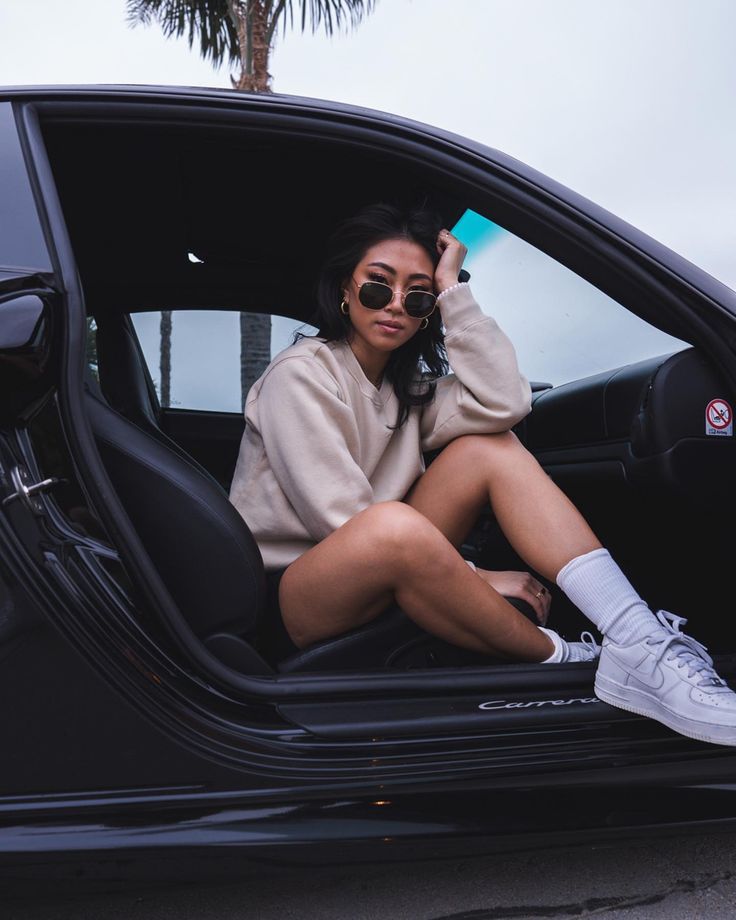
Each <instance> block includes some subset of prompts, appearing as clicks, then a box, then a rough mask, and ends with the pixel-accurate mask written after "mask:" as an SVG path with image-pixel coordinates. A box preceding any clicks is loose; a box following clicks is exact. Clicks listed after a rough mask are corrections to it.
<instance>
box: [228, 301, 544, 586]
mask: <svg viewBox="0 0 736 920" xmlns="http://www.w3.org/2000/svg"><path fill="white" fill-rule="evenodd" d="M440 308H441V310H442V319H443V323H444V325H445V344H446V347H447V355H448V358H449V361H450V365H451V367H452V368H453V373H452V374H448V375H447V376H445V377H442V378H440V379H439V380H438V381H437V388H436V392H435V396H434V399H433V400H432V402H431V403H430V404H429V405H427V406H424V407H413V408H412V409H411V410H410V412H409V417H408V419H407V421H406V422H405V423H404V424H403V425H402V426H401V428H398V429H397V428H394V427H393V426H395V425H396V421H397V418H398V410H399V402H398V399H397V397H396V394H395V393H394V391H393V387H392V384H391V382H390V381H389V380H387V379H386V378H384V380H383V382H382V384H381V386H380V387H378V388H376V387H375V386H374V385H373V384H372V383H371V382H370V381H369V380H368V378H367V377H366V376H365V374H364V373H363V370H362V368H361V366H360V364H359V363H358V360H357V359H356V357H355V355H354V354H353V352H352V350H351V349H350V346H349V344H347V343H346V342H325V341H324V340H323V339H320V338H318V337H306V338H302V339H300V340H299V341H298V342H297V343H296V344H294V345H292V346H291V347H289V348H287V349H286V350H285V351H282V352H281V353H280V354H279V355H277V356H276V357H275V358H274V359H273V361H272V362H271V364H269V366H268V367H267V368H266V370H265V372H264V373H263V375H262V376H261V377H260V378H259V379H258V380H257V381H256V382H255V383H254V384H253V386H252V387H251V389H250V392H249V394H248V399H247V401H246V408H245V420H246V426H245V433H244V434H243V440H242V442H241V446H240V453H239V456H238V462H237V465H236V468H235V475H234V478H233V483H232V487H231V490H230V501H231V502H232V503H233V505H235V507H236V508H237V509H238V511H239V512H240V513H241V515H242V516H243V518H244V520H245V522H246V523H247V524H248V526H249V527H250V529H251V531H252V532H253V535H254V537H255V539H256V542H257V543H258V546H259V547H260V550H261V553H262V555H263V561H264V564H265V567H266V569H267V570H274V569H280V568H285V567H286V566H288V565H289V564H290V563H291V562H293V561H294V560H295V559H297V558H298V557H299V556H300V555H301V554H302V553H304V552H306V550H308V549H310V547H312V546H314V545H315V544H316V543H319V542H320V541H321V540H323V539H324V538H325V537H327V536H328V535H329V534H331V533H332V532H333V531H334V530H336V529H337V528H338V527H340V526H341V525H342V524H344V523H345V522H346V521H348V520H349V519H350V518H352V517H353V516H354V515H356V514H357V513H358V512H359V511H362V510H363V509H364V508H367V507H368V506H369V505H371V504H374V503H376V502H383V501H392V500H401V499H403V498H404V496H405V495H406V493H407V492H408V491H409V489H410V488H411V486H412V484H413V483H414V481H415V480H416V478H417V477H418V476H420V475H421V473H423V472H424V469H425V466H424V460H423V457H422V452H423V451H427V450H432V449H435V448H440V447H444V446H445V445H446V444H448V443H449V442H450V441H452V440H454V439H455V438H457V437H459V436H460V435H465V434H487V433H493V432H499V431H506V430H508V429H509V428H511V427H512V426H513V425H515V424H516V423H517V422H518V421H520V420H521V419H522V418H523V417H524V416H525V415H526V414H527V413H528V412H529V409H530V407H531V390H530V387H529V383H528V382H527V380H526V378H525V377H523V376H522V375H521V374H520V373H519V368H518V365H517V362H516V354H515V352H514V348H513V346H512V344H511V342H510V341H509V339H508V338H507V337H506V335H505V334H504V333H503V332H502V331H501V329H500V328H499V327H498V325H497V323H496V322H495V320H494V319H492V318H491V317H490V316H487V315H486V314H484V313H483V311H482V310H481V309H480V307H479V306H478V304H477V303H476V302H475V300H474V299H473V296H472V294H471V292H470V288H469V286H468V285H467V284H464V285H460V286H458V287H457V288H454V289H453V290H451V291H448V293H447V294H445V295H444V296H443V297H442V299H441V301H440Z"/></svg>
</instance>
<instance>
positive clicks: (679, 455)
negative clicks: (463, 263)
mask: <svg viewBox="0 0 736 920" xmlns="http://www.w3.org/2000/svg"><path fill="white" fill-rule="evenodd" d="M43 133H44V140H45V143H46V145H47V150H48V155H49V159H50V163H51V167H52V170H53V173H54V177H55V181H56V183H57V188H58V192H59V196H60V199H61V205H62V209H63V212H64V216H65V220H66V224H67V228H68V231H69V234H70V238H71V241H72V246H73V249H74V255H75V258H76V261H77V265H78V268H79V273H80V277H81V282H82V287H83V291H84V296H85V302H86V306H87V310H88V314H89V316H90V317H91V318H93V320H94V323H95V328H96V373H94V374H93V373H90V372H88V374H87V380H86V403H87V405H86V408H87V413H88V417H89V420H90V423H91V426H92V429H93V432H94V435H95V439H96V442H97V445H98V448H99V451H100V455H101V458H102V461H103V463H104V466H105V468H106V470H107V473H108V475H109V477H110V480H111V482H112V484H113V486H114V488H115V490H116V491H117V493H118V495H119V496H120V498H121V499H122V501H123V504H124V507H125V509H126V512H127V514H128V515H129V517H130V519H131V521H132V523H133V525H134V527H135V528H136V530H137V532H138V533H139V535H140V537H141V539H142V541H143V544H144V546H145V548H146V551H147V552H148V554H149V556H150V558H151V559H152V561H153V562H154V564H155V566H156V567H157V569H158V571H159V573H160V575H161V578H162V579H163V581H164V583H165V584H166V586H167V588H168V590H169V592H170V593H171V595H172V597H173V598H174V600H175V601H176V603H177V605H178V606H179V609H180V610H181V612H182V614H183V615H184V617H185V619H186V621H187V623H188V624H189V626H190V627H191V629H192V630H193V631H194V632H195V633H196V635H197V636H198V637H199V639H200V640H201V641H202V642H203V643H204V644H205V646H206V647H207V648H208V649H209V650H210V651H211V652H212V653H213V654H214V655H216V656H217V658H219V659H220V660H221V661H222V662H224V663H225V664H226V665H228V666H229V667H231V668H233V669H234V670H236V671H238V672H241V673H243V674H252V675H262V676H272V675H278V674H293V673H300V672H310V673H311V672H320V671H325V672H339V671H351V670H371V669H387V668H389V669H399V670H408V669H426V668H441V667H445V668H456V667H465V666H470V665H474V666H477V665H478V664H487V665H489V666H492V665H493V664H494V663H495V662H493V661H492V660H487V659H485V660H483V659H481V657H480V656H478V655H476V654H472V653H469V652H466V651H464V650H462V649H457V648H454V647H452V646H449V645H448V644H447V643H444V642H442V641H440V640H438V639H435V638H434V637H432V636H429V635H428V634H426V633H424V632H423V631H422V630H421V629H419V628H418V627H417V626H415V625H414V624H413V623H412V622H411V621H410V620H409V619H408V618H407V617H406V616H405V615H404V614H403V613H402V612H401V610H399V609H398V608H391V609H389V610H387V611H386V612H385V613H384V614H382V615H381V616H380V617H379V618H378V619H377V620H376V621H374V622H373V623H370V624H368V625H367V626H365V627H362V628H360V629H357V630H353V631H352V632H350V633H348V634H346V635H343V636H339V637H336V638H334V639H331V640H327V641H325V642H321V643H318V644H317V645H315V646H312V647H311V648H309V649H305V650H303V651H301V652H299V653H297V654H295V655H292V656H290V657H288V658H286V659H283V660H278V659H275V658H274V656H273V654H272V653H271V652H270V650H269V647H268V641H267V634H268V629H267V625H268V623H269V618H272V617H273V616H274V605H275V604H276V603H277V599H276V598H274V597H273V596H269V593H268V591H267V589H266V581H265V577H264V570H263V565H262V562H261V559H260V554H259V552H258V548H257V546H256V544H255V541H254V540H253V537H252V535H251V533H250V531H249V530H248V527H247V523H246V522H245V521H243V519H242V518H241V517H240V515H239V514H238V512H237V511H236V510H235V509H234V507H233V506H232V505H231V504H230V503H229V501H228V497H227V490H228V487H229V482H230V478H231V477H232V473H233V470H234V466H235V461H236V457H237V452H238V448H239V444H240V439H241V436H242V432H243V425H244V422H243V418H242V415H241V414H240V413H227V412H220V411H211V412H208V411H204V410H189V409H177V408H171V407H162V406H161V403H160V400H159V396H158V394H157V391H156V388H155V386H154V383H153V380H152V377H151V373H150V370H149V368H148V367H147V365H146V362H145V360H144V356H143V352H142V348H141V343H140V341H139V339H138V336H137V335H136V331H135V327H134V324H133V321H132V319H131V315H132V314H136V313H140V312H145V311H152V312H155V311H161V310H169V309H177V310H186V309H198V310H218V309H219V310H222V309H229V310H242V311H249V312H252V313H259V312H260V313H267V314H277V315H284V316H289V317H292V318H293V319H295V320H299V321H302V322H308V321H309V319H310V317H311V315H312V309H313V303H312V290H313V285H314V281H315V280H316V273H317V270H318V268H319V265H320V261H321V252H322V248H323V245H324V241H325V239H326V237H327V235H328V233H329V232H330V230H331V228H333V227H334V226H335V225H336V224H337V223H338V222H339V220H340V219H341V218H343V217H345V216H347V215H349V214H351V213H354V212H355V211H356V210H357V209H358V208H359V207H360V206H361V205H363V204H367V203H370V202H373V201H379V200H392V201H400V202H407V203H409V202H414V201H417V200H426V201H428V202H429V203H431V204H432V205H433V206H434V207H435V208H437V210H439V211H440V212H441V213H442V214H443V215H444V217H445V220H446V222H447V224H448V225H449V226H452V224H453V223H454V222H455V221H456V220H457V219H458V218H459V217H460V216H461V214H462V213H463V212H464V211H465V209H466V208H468V207H476V206H477V205H476V199H475V198H473V197H472V190H471V189H469V188H468V187H467V186H466V185H465V184H464V183H462V182H460V181H458V180H457V179H456V178H454V177H453V176H452V174H451V173H449V172H445V173H442V172H439V171H438V170H437V169H435V168H432V169H430V168H429V167H427V168H426V169H424V170H423V169H422V168H421V166H418V165H417V163H416V162H404V161H402V160H401V158H398V157H391V156H390V155H389V154H387V153H381V152H380V151H376V150H374V149H371V148H368V147H365V148H362V147H360V146H359V145H354V146H352V147H350V148H349V149H348V148H347V147H346V143H345V142H340V141H337V140H331V141H330V142H329V143H328V142H326V141H323V140H320V139H310V138H306V137H305V138H302V139H295V138H294V137H282V136H280V135H279V134H277V133H274V134H271V135H270V134H268V133H265V132H264V133H262V134H254V133H253V132H251V133H249V134H245V133H244V132H242V131H240V132H238V131H230V132H228V131H225V130H224V129H223V130H222V133H221V135H219V136H215V132H213V131H212V130H208V131H195V130H194V129H191V128H189V129H186V130H185V129H184V128H182V127H178V126H176V125H155V126H152V125H149V124H145V123H143V124H140V125H137V126H134V127H131V125H129V124H116V123H115V122H113V121H110V123H96V124H94V125H89V124H86V123H84V122H80V123H77V122H75V121H74V119H62V118H60V119H57V120H53V119H50V120H48V121H47V122H45V123H44V124H43ZM72 137H73V143H70V142H69V140H70V138H72ZM475 194H476V196H477V197H478V198H479V200H480V197H482V196H481V193H480V192H476V193H475ZM480 205H482V206H483V207H485V208H486V210H487V204H486V202H485V201H481V202H480ZM493 218H494V220H498V221H499V223H505V224H508V223H509V222H510V219H509V216H508V213H507V211H506V210H505V209H504V208H503V207H501V206H499V208H498V210H497V211H495V212H493ZM514 232H516V233H520V234H522V235H523V233H524V219H523V215H517V217H516V224H515V226H514ZM550 248H552V247H550ZM190 252H193V253H196V254H197V257H198V262H197V263H193V262H192V261H190V260H189V258H188V257H187V254H188V253H190ZM571 261H572V262H574V259H573V258H571ZM624 306H626V304H624ZM652 309H654V307H652ZM534 390H535V392H534V404H533V411H532V413H531V415H529V416H528V417H527V418H526V419H525V420H524V421H522V422H521V423H520V424H519V425H518V426H517V427H516V429H515V431H516V433H517V435H518V436H519V438H520V439H521V440H522V442H523V443H524V444H525V445H526V446H527V448H528V449H529V450H530V451H532V452H533V453H534V455H535V456H536V457H537V459H538V460H539V462H540V463H541V464H542V466H543V467H544V468H545V470H546V471H547V473H548V474H549V475H550V476H551V477H552V478H553V479H554V480H555V481H556V482H557V483H558V484H559V485H560V486H561V487H562V488H563V489H564V491H565V492H566V493H567V494H568V495H569V496H570V498H571V499H572V500H573V501H574V502H575V503H576V504H577V506H578V507H579V508H580V510H581V511H582V512H583V514H584V515H585V516H586V517H587V519H588V520H589V522H590V523H591V526H592V527H593V529H594V530H595V531H596V533H597V534H598V536H599V538H600V539H601V541H602V542H603V544H604V545H605V546H607V547H608V548H609V549H610V550H611V552H612V554H613V555H614V558H616V559H617V561H618V562H619V564H620V565H621V566H622V568H623V569H624V571H625V572H626V573H627V574H628V575H629V577H630V578H631V580H632V582H633V583H634V585H635V586H636V588H637V589H638V591H639V592H640V594H641V595H642V596H643V597H644V598H645V599H646V600H647V601H648V602H649V604H650V605H651V606H652V607H653V609H655V610H657V609H660V608H661V609H666V610H672V611H674V612H676V613H678V615H681V616H684V617H687V618H688V620H689V628H691V629H692V631H693V633H694V634H695V635H696V636H697V638H698V639H699V641H701V642H703V643H704V644H706V645H707V646H708V647H709V649H710V650H711V652H713V653H716V654H727V653H731V652H732V651H733V649H734V648H736V624H735V623H734V617H733V616H732V614H731V602H730V591H729V586H728V578H727V573H728V572H729V571H730V555H731V554H730V550H729V547H730V546H731V545H732V538H730V531H731V529H732V523H731V514H732V511H733V508H734V500H733V491H734V490H733V477H734V472H733V471H734V469H736V465H735V462H734V461H736V450H735V449H734V442H733V438H725V437H708V436H706V434H705V425H704V412H705V407H706V405H707V404H708V402H709V400H711V399H713V398H714V397H721V398H730V397H729V393H730V388H729V384H728V382H727V381H726V379H725V377H724V376H723V374H722V373H721V372H720V370H719V369H718V367H717V366H716V365H715V364H714V362H713V361H712V360H711V359H709V357H708V355H707V354H706V353H705V352H704V350H703V349H702V348H699V347H697V346H693V347H690V348H686V349H684V350H682V351H679V352H677V353H675V354H667V355H657V356H654V357H651V358H649V359H647V360H644V361H639V362H637V363H634V364H629V365H626V366H621V367H614V368H611V369H610V370H608V371H606V372H604V373H600V374H596V375H594V376H591V377H586V378H584V379H579V380H573V381H570V382H567V383H564V384H562V385H557V386H554V387H552V386H546V385H544V384H538V385H535V387H534ZM731 396H732V394H731ZM428 459H429V460H430V461H431V458H428ZM463 554H464V555H465V556H466V557H467V558H469V559H471V560H472V561H474V562H475V563H476V564H478V565H479V566H482V567H484V568H488V569H519V570H525V569H526V568H527V566H526V565H525V564H524V562H523V561H522V560H520V559H519V558H518V557H517V556H516V554H515V553H514V551H513V549H512V547H511V546H510V545H509V544H508V542H507V541H506V539H505V538H504V536H503V534H502V533H501V531H500V529H499V528H498V526H497V524H496V522H495V520H494V518H493V513H492V509H491V508H490V506H489V507H488V508H487V509H486V511H485V513H484V514H483V515H482V516H481V518H480V519H479V520H478V522H477V524H476V526H475V527H474V529H473V531H472V532H471V533H470V534H468V537H467V540H466V543H465V545H464V546H463ZM547 584H548V587H549V588H550V590H551V591H552V593H553V604H552V612H553V613H552V620H551V621H550V625H552V626H554V627H555V628H556V629H558V630H559V631H560V632H561V633H562V634H563V635H564V636H566V637H568V638H577V636H578V634H579V632H580V631H581V630H582V629H587V628H589V624H588V622H587V621H586V620H585V619H584V618H583V617H582V615H581V614H580V613H579V612H578V611H576V610H575V609H574V608H573V607H572V605H571V604H570V603H569V602H568V601H567V600H566V598H565V597H564V596H563V595H562V594H561V592H560V591H559V590H558V589H557V588H556V586H555V585H552V584H549V583H547Z"/></svg>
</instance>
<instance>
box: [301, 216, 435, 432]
mask: <svg viewBox="0 0 736 920" xmlns="http://www.w3.org/2000/svg"><path fill="white" fill-rule="evenodd" d="M441 227H442V223H441V221H440V218H439V215H437V214H435V213H434V212H433V211H430V210H428V209H427V208H424V207H419V208H413V209H411V210H406V211H403V210H401V209H399V208H397V207H394V206H393V205H389V204H374V205H369V206H368V207H365V208H363V209H362V210H360V211H359V212H358V213H357V214H356V215H355V216H354V217H351V218H349V219H348V220H345V221H343V223H341V224H340V225H339V226H338V227H337V229H336V230H335V232H334V233H333V234H332V236H331V237H330V240H329V242H328V244H327V256H326V258H325V261H324V263H323V265H322V271H321V273H320V277H319V281H318V283H317V310H316V313H315V316H314V319H313V320H312V323H313V325H315V326H317V328H318V330H319V331H318V335H319V336H320V337H321V338H324V339H325V340H326V341H328V342H340V341H347V340H348V338H349V337H350V330H351V324H350V317H349V316H345V315H344V314H343V313H342V311H341V310H340V302H341V301H342V296H343V290H344V285H345V279H346V278H350V277H351V276H352V274H353V272H354V270H355V266H356V265H357V264H358V263H359V262H360V260H361V259H362V258H363V256H364V255H365V253H366V251H367V250H368V249H370V248H371V246H374V245H375V244H376V243H382V242H384V241H385V240H410V241H411V242H413V243H417V244H418V245H419V246H421V247H422V248H423V249H424V250H425V251H426V252H427V255H428V256H429V257H430V259H431V260H432V265H433V266H434V267H435V268H436V267H437V263H438V262H439V254H438V253H437V249H436V241H437V234H438V233H439V231H440V229H441ZM448 369H449V365H448V363H447V352H446V351H445V337H444V333H443V331H442V318H441V316H440V311H439V310H435V311H434V313H433V314H432V315H431V316H430V317H429V324H428V326H427V328H426V329H421V328H420V329H419V330H418V331H417V332H416V333H415V335H413V336H412V337H411V338H410V339H409V341H408V342H405V343H404V344H403V345H401V346H400V347H399V348H397V349H396V350H395V351H392V352H391V354H390V356H389V359H388V363H387V365H386V370H385V371H384V373H385V375H386V377H387V379H388V380H390V381H391V383H392V384H393V388H394V393H396V396H397V398H398V400H399V413H398V418H397V420H396V427H397V428H400V427H401V426H402V425H403V424H404V422H405V421H406V420H407V418H408V417H409V410H410V408H411V407H412V406H425V405H427V404H428V403H430V402H431V401H432V400H433V399H434V391H435V384H434V380H435V379H436V378H437V377H441V376H443V375H444V374H446V373H447V371H448Z"/></svg>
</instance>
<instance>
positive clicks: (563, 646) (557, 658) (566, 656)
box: [537, 626, 600, 664]
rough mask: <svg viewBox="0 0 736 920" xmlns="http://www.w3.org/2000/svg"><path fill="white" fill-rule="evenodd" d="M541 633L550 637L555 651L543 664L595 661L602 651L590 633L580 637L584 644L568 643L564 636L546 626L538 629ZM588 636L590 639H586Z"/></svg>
mask: <svg viewBox="0 0 736 920" xmlns="http://www.w3.org/2000/svg"><path fill="white" fill-rule="evenodd" d="M537 628H538V629H539V630H541V632H543V633H544V634H545V635H546V636H548V637H549V639H550V641H551V642H552V645H554V647H555V650H554V652H552V654H551V655H550V656H549V658H545V659H544V661H542V662H541V664H564V663H565V662H568V661H593V660H594V659H595V658H597V657H598V653H599V652H600V649H599V648H598V644H597V643H596V642H595V640H594V639H593V637H592V636H591V634H590V633H583V634H582V636H581V637H580V638H581V639H584V640H585V641H583V642H566V641H565V639H563V638H562V636H560V635H558V634H557V633H556V632H555V631H554V630H552V629H547V628H546V627H544V626H539V627H537ZM586 636H587V637H588V638H587V639H586Z"/></svg>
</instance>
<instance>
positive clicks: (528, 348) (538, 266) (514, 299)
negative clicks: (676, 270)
mask: <svg viewBox="0 0 736 920" xmlns="http://www.w3.org/2000/svg"><path fill="white" fill-rule="evenodd" d="M453 232H454V233H455V234H456V236H457V237H458V239H460V240H462V241H463V243H465V245H466V246H467V247H468V256H467V258H466V260H465V267H466V268H467V270H468V271H469V272H470V274H471V281H470V283H471V286H472V288H473V293H474V294H475V297H476V299H477V300H478V302H479V303H480V305H481V307H482V308H483V310H484V311H485V312H486V313H488V314H490V315H491V316H493V317H494V319H496V320H497V321H498V324H499V325H500V326H501V328H502V329H503V330H504V332H505V333H506V334H507V335H508V336H509V338H510V339H511V341H512V342H513V343H514V345H515V347H516V351H517V354H518V356H519V364H520V366H521V370H522V372H523V373H524V374H525V375H526V376H527V377H529V378H530V379H533V380H544V381H548V382H550V383H553V384H559V383H565V382H567V381H569V380H577V379H579V378H581V377H587V376H589V375H591V374H596V373H599V372H600V371H604V370H609V369H612V368H615V367H619V366H621V365H624V364H631V363H633V362H635V361H641V360H643V359H644V358H650V357H654V356H655V355H662V354H668V353H670V352H675V351H680V350H682V349H683V348H686V347H687V343H686V342H682V341H681V340H680V339H676V338H674V337H673V336H671V335H667V334H666V333H665V332H661V331H660V330H659V329H656V328H655V327H654V326H650V325H649V323H647V322H645V321H644V320H643V319H640V318H639V317H638V316H636V315H635V314H633V313H630V312H629V311H628V310H627V309H626V308H625V307H622V306H621V304H619V303H617V302H616V301H615V300H613V299H612V298H610V297H608V295H606V294H604V293H603V292H602V291H599V290H598V289H597V288H596V287H594V286H593V285H592V284H590V283H589V282H588V281H586V280H585V279H583V278H581V277H580V276H579V275H576V274H575V273H574V272H572V271H570V269H568V268H566V267H565V266H564V265H561V264H560V263H559V262H556V261H555V260H554V259H552V258H551V257H550V256H548V255H546V254H545V253H543V252H541V251H540V250H538V249H536V248H535V247H534V246H531V245H530V244H529V243H526V242H525V241H524V240H521V239H519V237H517V236H514V235H513V234H512V233H509V232H508V231H507V230H504V229H503V228H502V227H499V226H498V225H497V224H494V223H493V222H492V221H490V220H488V219H487V218H485V217H483V216H482V215H480V214H477V213H476V212H474V211H466V212H465V213H464V214H463V216H462V217H461V218H460V220H459V221H458V222H457V224H456V225H455V227H454V228H453Z"/></svg>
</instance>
